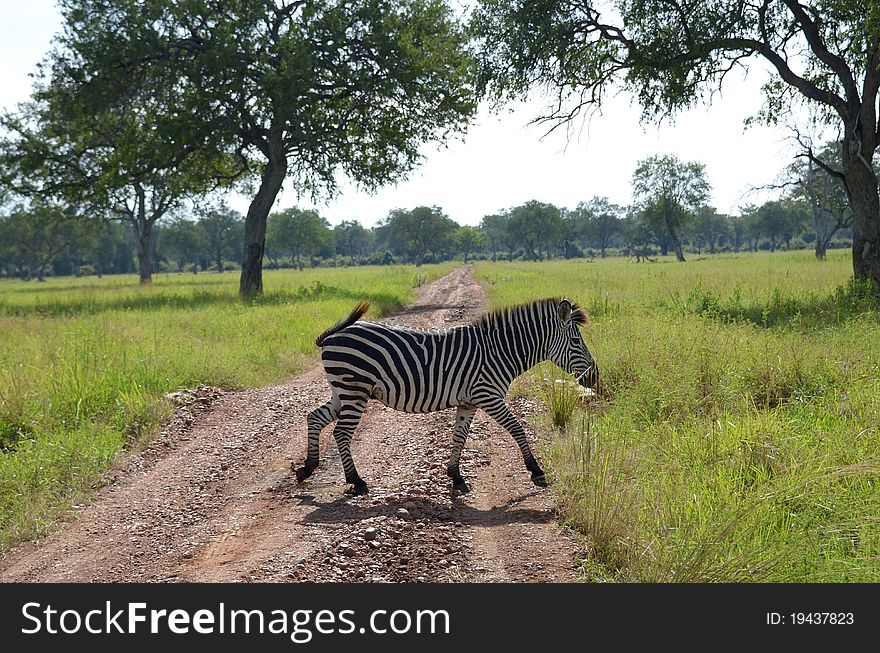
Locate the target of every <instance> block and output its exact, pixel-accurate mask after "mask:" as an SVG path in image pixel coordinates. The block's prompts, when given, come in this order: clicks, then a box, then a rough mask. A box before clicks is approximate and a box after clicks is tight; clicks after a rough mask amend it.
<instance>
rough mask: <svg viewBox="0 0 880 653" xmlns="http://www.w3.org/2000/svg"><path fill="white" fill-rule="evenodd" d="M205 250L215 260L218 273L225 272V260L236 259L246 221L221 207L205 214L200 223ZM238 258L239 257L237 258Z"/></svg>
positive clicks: (225, 207) (227, 208) (238, 214)
mask: <svg viewBox="0 0 880 653" xmlns="http://www.w3.org/2000/svg"><path fill="white" fill-rule="evenodd" d="M198 225H199V228H200V229H201V230H202V234H203V242H204V244H205V248H206V249H207V250H208V252H209V253H210V254H211V257H212V258H213V259H214V263H215V265H216V266H217V272H223V269H224V265H223V260H224V259H225V258H227V257H236V253H237V251H238V245H239V244H240V243H241V239H242V235H243V233H244V221H243V219H242V216H241V214H240V213H239V212H238V211H234V210H233V209H231V208H229V207H228V206H225V205H224V206H221V207H219V208H216V209H212V210H210V211H208V212H207V213H205V215H203V216H202V217H201V218H199V221H198ZM236 258H237V257H236Z"/></svg>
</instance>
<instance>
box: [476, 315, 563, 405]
mask: <svg viewBox="0 0 880 653" xmlns="http://www.w3.org/2000/svg"><path fill="white" fill-rule="evenodd" d="M550 319H551V316H550V313H549V307H547V306H544V305H543V304H541V303H536V304H531V305H526V306H520V307H516V308H515V309H513V310H510V311H504V312H500V313H498V314H496V315H493V316H491V318H490V319H488V320H486V321H484V322H483V324H482V325H481V326H480V327H479V328H481V329H482V331H483V334H484V337H485V342H486V348H487V351H486V363H485V364H486V365H487V366H489V367H490V368H491V370H492V373H493V376H494V377H495V378H496V379H497V380H498V381H499V382H501V383H502V384H504V385H505V388H506V387H507V386H509V385H510V383H511V382H512V381H513V380H514V379H515V378H516V377H518V376H519V375H520V374H523V373H524V372H525V371H527V370H529V369H531V368H532V367H534V366H535V365H537V364H538V363H540V362H541V361H543V360H546V359H547V352H548V343H547V340H548V336H549V330H550V329H549V325H550V324H551V321H550Z"/></svg>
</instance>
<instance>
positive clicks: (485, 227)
mask: <svg viewBox="0 0 880 653" xmlns="http://www.w3.org/2000/svg"><path fill="white" fill-rule="evenodd" d="M508 217H509V216H508V215H507V214H504V213H499V214H494V215H485V216H483V219H482V220H480V233H481V234H483V242H484V243H485V244H486V247H487V248H488V249H489V251H490V252H491V253H492V262H493V263H494V262H495V261H497V260H498V250H500V249H501V247H502V245H504V242H505V239H504V236H505V233H506V231H507V220H508Z"/></svg>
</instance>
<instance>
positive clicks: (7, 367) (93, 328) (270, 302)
mask: <svg viewBox="0 0 880 653" xmlns="http://www.w3.org/2000/svg"><path fill="white" fill-rule="evenodd" d="M451 268H452V266H451V265H442V266H424V267H422V268H420V270H419V271H418V274H417V273H416V270H415V268H413V267H405V266H393V267H381V268H350V269H323V270H309V271H305V272H298V271H290V270H287V271H267V272H266V273H265V287H266V292H265V294H264V296H263V297H261V298H259V299H258V300H256V301H254V302H252V303H251V304H243V303H242V302H240V301H239V299H238V296H237V281H238V278H237V275H234V274H201V275H198V276H194V275H192V274H182V275H178V274H169V275H165V274H162V275H157V276H156V277H155V281H154V283H153V284H152V286H151V287H147V288H143V287H140V285H139V284H138V282H137V278H136V277H133V276H116V277H105V278H104V279H100V280H99V279H96V278H88V279H78V280H77V279H52V280H49V281H47V282H45V283H37V282H35V281H31V282H22V281H0V546H7V545H9V544H11V543H14V542H18V541H21V540H22V539H26V538H30V537H33V536H35V535H38V534H40V533H42V532H44V530H45V529H46V526H47V524H49V523H51V520H52V519H53V517H54V516H55V515H56V514H57V512H58V510H61V509H63V508H64V507H65V506H67V505H69V504H70V503H71V502H72V501H77V500H79V499H80V498H82V497H83V496H84V495H87V494H88V493H89V492H90V491H91V489H92V488H93V486H96V485H97V484H98V483H99V482H100V479H101V475H102V473H103V471H104V470H105V469H106V468H107V466H108V465H109V464H110V462H111V461H112V460H113V459H114V457H115V456H116V455H117V454H118V453H119V452H120V451H122V450H125V449H133V448H137V447H139V446H142V444H143V443H144V442H146V441H148V440H149V438H150V437H151V435H152V433H153V432H154V430H155V428H156V426H157V424H158V423H159V421H160V420H161V418H162V417H163V416H165V415H167V414H168V412H169V409H170V406H169V403H168V402H167V400H166V399H165V394H166V393H168V392H170V391H173V390H176V389H179V388H192V387H196V386H199V385H213V386H221V387H224V388H243V387H249V386H259V385H265V384H268V383H272V382H275V381H278V380H280V379H282V378H285V377H287V376H290V375H292V374H296V373H297V372H299V371H301V370H303V368H304V367H306V366H308V365H311V364H313V362H314V361H315V360H316V359H317V353H318V350H317V349H316V348H315V346H314V339H315V337H316V336H317V335H318V334H319V333H320V332H321V331H323V330H324V329H325V328H326V327H327V326H329V325H330V324H332V323H333V322H335V321H336V320H337V319H339V318H341V317H343V316H344V315H346V314H347V313H348V312H349V311H350V310H351V308H352V307H353V306H354V304H355V303H356V302H357V301H359V300H361V299H366V300H369V301H371V302H372V304H373V308H372V309H371V312H370V316H372V317H376V316H379V315H382V314H385V313H389V312H392V311H394V310H396V309H397V308H399V307H401V306H402V305H404V304H406V303H407V302H409V301H410V300H411V299H412V298H413V295H414V290H413V288H414V287H415V286H416V285H418V283H419V282H421V283H424V282H425V281H429V280H432V279H435V278H437V277H438V276H441V275H442V274H445V273H446V272H448V271H449V270H451Z"/></svg>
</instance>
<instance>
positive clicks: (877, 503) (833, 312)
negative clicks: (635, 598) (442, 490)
mask: <svg viewBox="0 0 880 653" xmlns="http://www.w3.org/2000/svg"><path fill="white" fill-rule="evenodd" d="M477 272H478V278H480V279H481V280H483V281H485V282H486V283H487V286H488V288H489V292H490V296H491V298H492V300H493V302H494V303H495V304H498V305H503V304H509V303H515V302H520V301H525V300H528V299H534V298H536V297H538V296H549V295H564V296H568V297H570V298H572V299H575V300H577V301H579V302H580V303H582V305H584V307H585V308H586V309H587V311H588V312H589V313H590V316H591V318H592V323H591V325H590V326H589V327H587V329H586V331H585V335H586V340H587V343H588V346H589V347H590V350H591V352H592V353H593V355H594V356H595V357H596V359H597V361H598V363H599V367H600V369H601V370H602V379H601V383H602V385H601V392H600V396H599V397H597V398H596V399H594V400H592V401H590V402H589V403H588V404H586V405H584V406H582V407H581V406H578V408H577V409H576V410H575V411H573V413H572V414H571V417H570V418H569V419H568V422H567V425H566V426H565V427H564V428H562V429H560V428H558V427H557V426H551V422H550V420H549V419H547V418H544V419H541V420H539V421H536V428H538V430H539V431H541V432H542V433H544V434H545V435H546V437H545V438H543V439H544V441H546V443H547V444H546V446H545V447H544V449H545V450H544V455H545V457H546V459H547V461H548V467H549V470H550V472H551V473H552V474H553V476H554V478H555V479H556V483H555V486H554V487H555V491H556V493H557V496H558V497H559V501H560V505H561V506H562V509H563V511H564V514H565V515H566V518H567V519H568V520H569V522H570V523H571V524H572V526H574V527H575V528H576V529H577V530H578V531H580V532H581V533H582V534H583V537H584V540H585V542H586V544H587V549H588V550H589V551H590V555H588V556H586V558H585V560H584V569H585V572H586V574H587V576H588V577H589V578H592V579H601V580H618V581H642V582H644V581H660V582H669V581H737V582H739V581H807V582H811V581H812V582H825V581H843V582H848V581H863V582H876V581H878V580H880V529H878V515H880V355H878V353H877V352H880V329H878V327H880V298H878V297H877V296H876V295H875V294H874V292H873V291H872V290H871V289H870V287H865V286H863V285H861V284H854V283H852V282H850V281H849V277H850V276H851V262H850V260H849V257H848V256H846V255H845V253H842V252H834V253H831V254H830V255H829V257H828V260H826V261H817V260H815V259H813V258H812V257H810V256H809V255H808V254H803V253H776V254H773V255H771V254H759V255H752V256H717V257H712V258H707V259H705V260H697V261H689V262H688V263H686V264H677V263H675V262H668V263H667V262H658V263H641V264H636V263H634V262H632V261H626V260H623V259H614V260H607V261H595V262H591V263H588V262H584V261H571V262H566V261H559V262H547V263H513V264H510V263H496V264H489V263H486V264H481V265H480V266H479V267H478V268H477ZM535 374H536V375H537V376H538V378H539V379H540V378H543V377H545V376H548V373H547V370H546V369H543V368H541V369H538V370H536V372H535ZM537 385H538V386H540V381H538V382H537ZM551 405H552V404H551Z"/></svg>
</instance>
